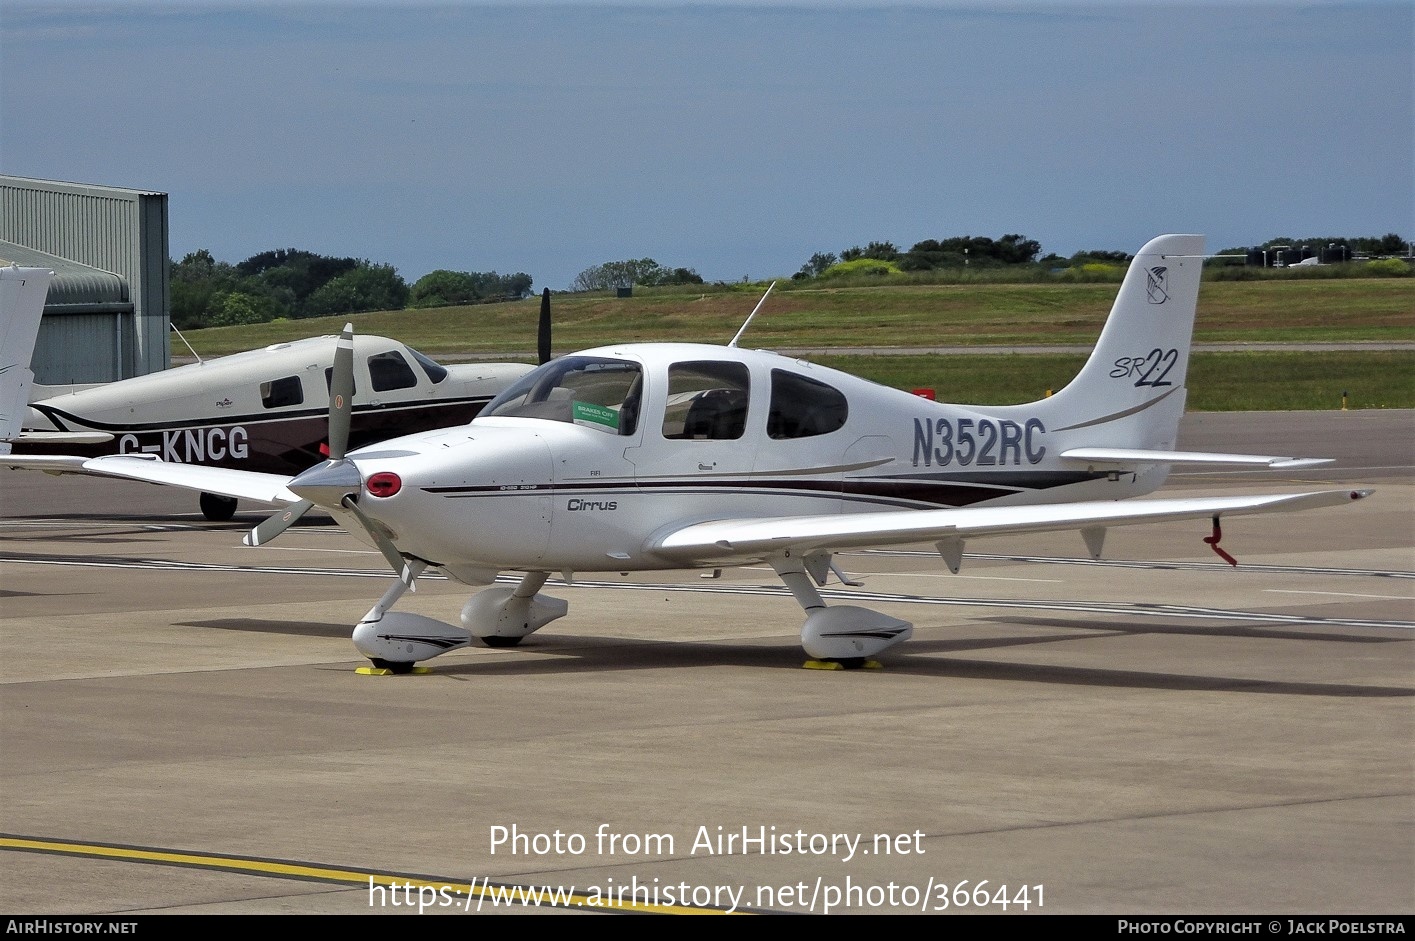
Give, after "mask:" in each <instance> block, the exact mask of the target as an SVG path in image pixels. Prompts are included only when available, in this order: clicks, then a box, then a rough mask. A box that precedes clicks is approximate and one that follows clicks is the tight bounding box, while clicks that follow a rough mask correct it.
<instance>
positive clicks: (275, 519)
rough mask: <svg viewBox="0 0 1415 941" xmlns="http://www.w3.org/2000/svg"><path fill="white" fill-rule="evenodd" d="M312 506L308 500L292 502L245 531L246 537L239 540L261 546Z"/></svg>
mask: <svg viewBox="0 0 1415 941" xmlns="http://www.w3.org/2000/svg"><path fill="white" fill-rule="evenodd" d="M313 506H314V504H313V503H311V502H310V501H308V500H301V501H300V502H299V503H292V504H290V505H289V506H287V507H286V508H285V509H283V510H281V511H280V512H279V513H276V514H274V515H272V516H268V517H266V518H265V519H264V520H262V521H261V522H260V524H259V525H257V526H256V528H255V529H252V530H251V531H250V532H248V533H246V537H245V538H244V539H242V540H241V541H242V542H244V543H245V544H246V545H248V546H263V545H265V544H266V543H267V542H269V541H270V540H272V539H274V538H275V537H276V536H278V535H280V534H281V533H283V532H284V531H285V530H287V529H289V528H290V527H291V526H293V525H295V521H296V520H298V519H299V518H300V517H302V516H304V515H305V514H306V513H308V512H309V511H310V508H311V507H313Z"/></svg>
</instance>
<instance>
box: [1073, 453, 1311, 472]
mask: <svg viewBox="0 0 1415 941" xmlns="http://www.w3.org/2000/svg"><path fill="white" fill-rule="evenodd" d="M1061 456H1062V457H1064V458H1069V459H1071V460H1073V461H1086V462H1088V463H1092V464H1145V463H1155V464H1254V465H1259V466H1262V467H1271V468H1274V469H1278V468H1282V469H1286V470H1291V469H1293V468H1297V467H1316V466H1317V465H1318V464H1330V463H1332V461H1333V460H1334V458H1330V457H1273V456H1271V455H1266V454H1216V453H1213V452H1210V451H1147V450H1142V449H1139V448H1068V449H1067V450H1065V451H1062V452H1061Z"/></svg>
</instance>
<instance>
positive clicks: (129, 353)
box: [0, 176, 169, 381]
mask: <svg viewBox="0 0 1415 941" xmlns="http://www.w3.org/2000/svg"><path fill="white" fill-rule="evenodd" d="M0 239H5V240H8V241H12V242H16V243H18V244H21V245H27V246H30V247H32V248H35V249H38V250H40V251H43V252H48V253H50V254H53V255H59V256H62V257H64V258H71V259H73V260H74V261H78V262H81V263H82V264H85V265H90V266H92V267H94V268H102V269H104V270H106V271H112V272H115V273H117V274H119V275H121V276H122V277H123V278H125V279H126V280H127V282H128V285H129V288H130V294H129V299H130V300H131V301H132V302H133V305H134V308H135V317H136V320H137V324H136V325H133V324H129V326H128V327H127V328H126V332H127V333H130V334H131V336H130V337H126V338H125V340H124V345H123V348H122V350H121V351H118V350H111V351H110V355H116V356H117V357H118V358H119V366H118V369H119V373H120V375H119V376H117V377H112V378H126V377H128V376H134V375H141V374H144V373H148V372H155V371H157V370H159V369H165V368H166V367H167V363H168V346H167V343H168V340H167V329H168V328H167V325H168V322H169V299H168V291H169V284H168V277H169V275H168V255H167V252H168V249H167V196H166V194H164V193H150V192H144V191H142V190H129V189H118V188H115V187H106V186H89V185H86V184H82V183H61V182H52V181H48V180H29V179H25V178H21V177H5V176H0ZM112 334H113V331H112V330H111V329H110V330H109V331H108V335H109V336H110V337H111V336H112ZM95 336H96V334H95ZM75 339H76V340H77V339H78V338H77V337H76V338H75ZM108 344H109V345H110V346H111V345H112V340H111V339H110V340H109V341H108ZM94 359H95V358H94V357H93V356H90V355H89V354H87V353H80V352H78V351H77V350H76V351H75V366H76V368H77V366H78V364H79V363H80V362H84V363H89V364H92V363H93V362H94ZM69 378H71V377H65V378H64V381H68V379H69ZM41 381H43V380H41ZM85 381H103V380H102V379H100V378H99V377H97V376H95V377H94V378H93V379H90V380H85Z"/></svg>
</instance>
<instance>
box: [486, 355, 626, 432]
mask: <svg viewBox="0 0 1415 941" xmlns="http://www.w3.org/2000/svg"><path fill="white" fill-rule="evenodd" d="M643 384H644V383H643V372H642V370H641V369H640V368H639V364H638V363H631V362H625V361H624V360H620V359H599V358H597V357H593V356H564V357H561V358H560V359H557V360H552V361H551V362H549V363H546V364H545V365H544V366H540V367H538V368H536V369H533V370H532V371H530V372H528V373H526V375H524V376H523V377H521V379H520V381H518V382H517V383H516V384H515V385H513V386H511V388H509V389H507V390H506V391H505V392H502V393H501V394H500V395H498V396H497V397H496V398H495V399H493V400H492V401H491V404H490V405H488V406H487V407H486V410H485V411H483V412H482V417H495V418H543V419H545V420H547V421H563V422H569V423H572V424H576V425H585V426H587V427H590V428H597V429H599V430H600V431H606V432H609V433H610V434H618V435H631V434H633V433H634V431H635V430H636V429H637V427H638V424H639V398H640V395H641V393H642V390H643Z"/></svg>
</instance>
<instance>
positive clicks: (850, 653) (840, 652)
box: [770, 552, 914, 670]
mask: <svg viewBox="0 0 1415 941" xmlns="http://www.w3.org/2000/svg"><path fill="white" fill-rule="evenodd" d="M770 561H771V567H772V568H773V569H775V570H776V574H777V575H779V576H780V577H781V580H782V581H783V582H785V583H786V587H787V588H788V589H790V591H791V594H792V596H794V597H795V599H796V602H797V603H798V604H800V606H801V607H802V608H803V609H804V610H805V612H806V623H805V624H804V625H802V627H801V646H802V647H803V648H805V651H806V653H807V654H808V655H809V656H810V657H811V660H809V661H807V663H806V666H807V667H809V668H811V669H817V670H821V669H826V670H839V669H844V670H857V669H860V668H862V667H878V664H877V663H875V662H874V661H873V660H872V659H871V658H873V657H874V655H875V654H877V653H880V652H881V651H883V650H888V649H889V648H890V647H893V646H894V645H895V644H899V643H903V642H904V641H906V640H908V639H909V638H910V637H912V636H914V625H912V624H910V623H909V622H908V621H901V620H899V619H898V618H893V617H890V616H889V615H887V614H881V613H880V612H878V611H871V610H870V609H869V608H862V607H859V606H857V605H850V604H842V605H836V606H835V607H833V608H828V607H826V604H825V600H824V599H822V598H821V596H820V592H819V591H817V590H816V585H817V584H820V585H824V584H825V577H826V572H828V571H830V570H831V568H832V566H831V565H830V556H829V555H826V554H824V553H822V554H820V555H812V556H808V557H801V556H798V555H796V554H794V553H790V552H787V553H783V554H781V555H778V556H773V557H772V558H771V560H770ZM808 570H809V571H810V572H811V574H809V575H808V574H807V571H808Z"/></svg>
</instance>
